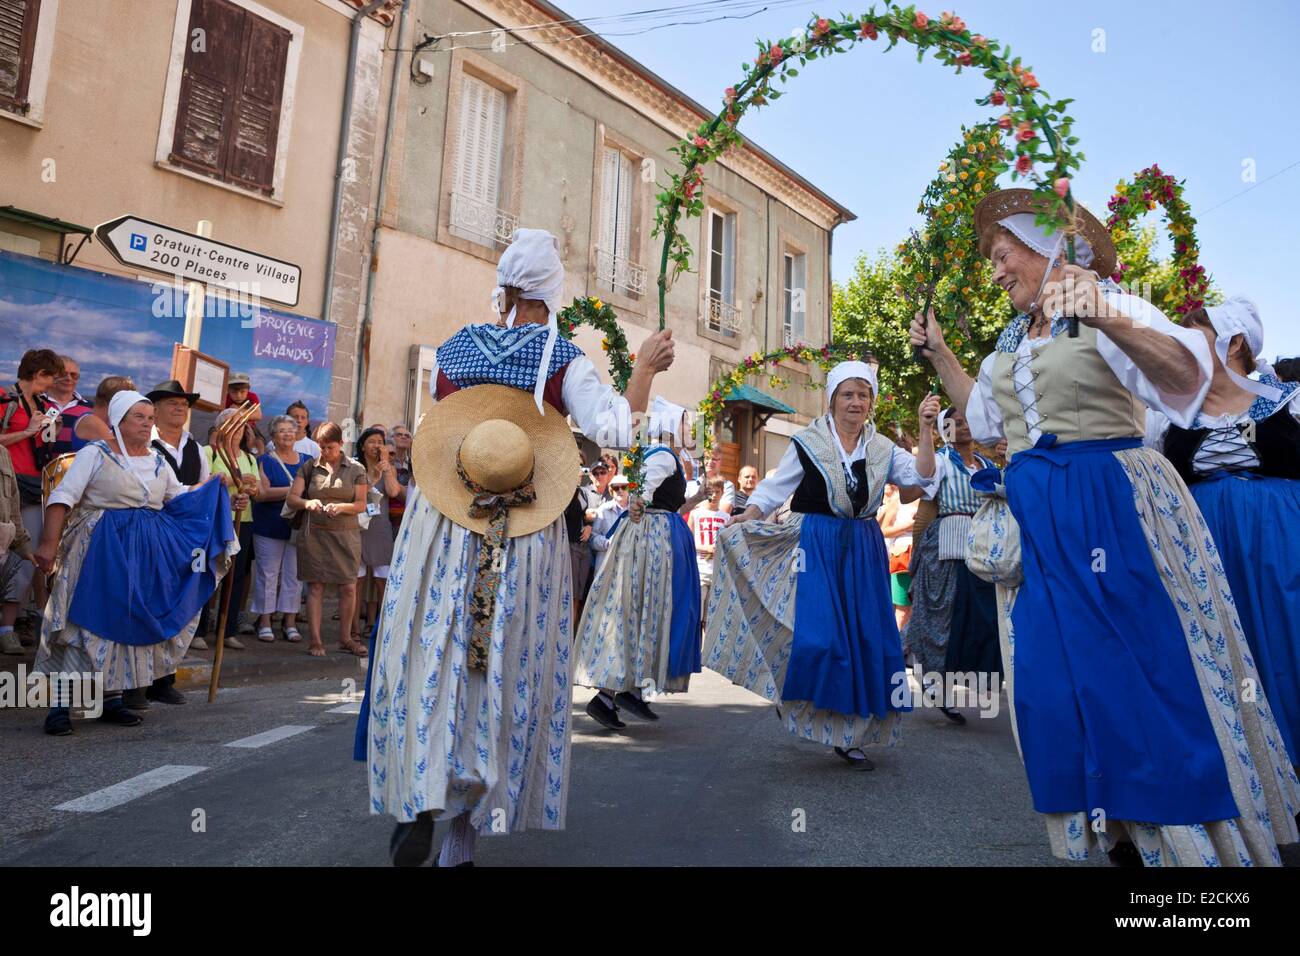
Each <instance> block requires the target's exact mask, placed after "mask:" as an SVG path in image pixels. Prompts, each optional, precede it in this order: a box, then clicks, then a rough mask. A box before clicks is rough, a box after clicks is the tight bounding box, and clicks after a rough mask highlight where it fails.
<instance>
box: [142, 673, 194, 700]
mask: <svg viewBox="0 0 1300 956" xmlns="http://www.w3.org/2000/svg"><path fill="white" fill-rule="evenodd" d="M144 696H145V697H147V698H149V700H156V701H158V703H160V704H183V703H185V695H184V694H182V693H181V692H180V691H178V690H177V689H176V688H175V687H173V686H172V685H171V681H169V680H168V679H167V678H166V677H160V678H158V679H157V680H156V681H154V682H153V683H152V684H151V685H150V686H149V689H148V690H147V691H145V692H144Z"/></svg>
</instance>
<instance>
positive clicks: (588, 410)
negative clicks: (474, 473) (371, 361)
mask: <svg viewBox="0 0 1300 956" xmlns="http://www.w3.org/2000/svg"><path fill="white" fill-rule="evenodd" d="M437 388H438V364H437V362H436V361H435V362H434V365H433V370H432V374H431V375H430V377H429V391H430V392H431V393H432V394H433V400H434V401H435V402H436V401H437V400H438V393H437ZM560 396H561V398H562V399H563V400H564V407H565V408H566V409H568V412H569V417H570V418H572V419H573V421H574V423H575V424H576V425H577V426H578V428H579V430H580V431H581V432H582V433H583V434H584V435H586V436H587V437H588V438H590V439H591V440H592V441H594V442H595V443H596V444H597V445H599V446H600V447H602V448H628V447H630V446H631V444H632V406H630V405H629V404H628V402H627V399H625V398H624V397H623V396H622V395H620V394H618V392H616V391H615V390H614V386H613V385H610V384H608V383H607V382H602V381H601V380H600V376H599V375H597V374H596V366H594V365H592V364H591V359H589V358H587V356H585V355H579V356H576V357H575V358H574V359H573V361H571V362H570V363H569V364H568V365H566V366H565V367H564V379H563V381H562V382H561V384H560Z"/></svg>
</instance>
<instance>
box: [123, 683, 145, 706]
mask: <svg viewBox="0 0 1300 956" xmlns="http://www.w3.org/2000/svg"><path fill="white" fill-rule="evenodd" d="M122 706H123V707H125V708H126V709H127V710H148V709H149V700H148V697H147V695H146V694H145V688H143V687H133V688H131V689H130V690H124V691H122Z"/></svg>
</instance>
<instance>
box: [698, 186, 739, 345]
mask: <svg viewBox="0 0 1300 956" xmlns="http://www.w3.org/2000/svg"><path fill="white" fill-rule="evenodd" d="M708 228H709V254H708V292H707V300H706V302H705V305H706V307H707V313H706V325H707V326H708V328H709V331H711V332H719V333H721V334H723V335H726V336H728V337H733V336H735V335H736V334H738V333H739V331H740V323H739V313H738V312H737V310H736V214H735V213H734V212H723V211H722V210H720V209H710V210H709V227H708Z"/></svg>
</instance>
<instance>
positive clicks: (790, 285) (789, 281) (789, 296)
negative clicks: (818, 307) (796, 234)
mask: <svg viewBox="0 0 1300 956" xmlns="http://www.w3.org/2000/svg"><path fill="white" fill-rule="evenodd" d="M782 260H783V264H782V269H781V279H782V283H783V284H784V286H785V309H784V314H783V315H782V316H781V333H782V343H781V344H782V345H787V346H788V345H790V344H791V343H792V342H793V341H794V256H792V255H790V253H788V252H787V253H786V254H785V255H784V256H782Z"/></svg>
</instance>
